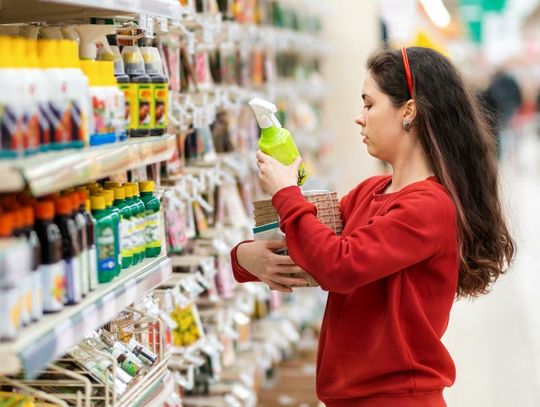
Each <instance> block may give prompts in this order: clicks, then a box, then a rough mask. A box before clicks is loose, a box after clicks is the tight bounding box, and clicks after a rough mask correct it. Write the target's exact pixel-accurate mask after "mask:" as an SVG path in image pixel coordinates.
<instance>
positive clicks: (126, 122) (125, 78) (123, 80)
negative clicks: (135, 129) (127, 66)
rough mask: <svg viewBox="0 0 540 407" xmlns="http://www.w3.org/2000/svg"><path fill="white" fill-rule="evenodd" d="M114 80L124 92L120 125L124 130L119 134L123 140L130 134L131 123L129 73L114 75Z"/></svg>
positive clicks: (131, 98) (131, 97)
mask: <svg viewBox="0 0 540 407" xmlns="http://www.w3.org/2000/svg"><path fill="white" fill-rule="evenodd" d="M116 82H117V83H118V89H120V91H121V92H122V93H123V94H124V115H123V118H122V126H123V129H124V131H123V132H122V134H121V135H120V140H121V141H122V140H125V139H126V138H127V137H129V136H130V123H131V102H132V100H133V96H132V94H131V89H132V88H131V85H130V82H131V79H130V78H129V75H125V74H124V75H116Z"/></svg>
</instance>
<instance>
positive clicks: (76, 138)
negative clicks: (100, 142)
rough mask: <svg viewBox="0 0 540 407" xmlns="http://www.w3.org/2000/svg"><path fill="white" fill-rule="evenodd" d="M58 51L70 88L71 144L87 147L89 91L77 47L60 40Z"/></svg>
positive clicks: (69, 41) (73, 43)
mask: <svg viewBox="0 0 540 407" xmlns="http://www.w3.org/2000/svg"><path fill="white" fill-rule="evenodd" d="M59 51H60V55H61V57H62V59H61V61H62V65H63V67H64V69H63V71H64V75H65V76H66V78H67V80H68V82H69V84H70V86H69V88H68V99H69V103H70V107H71V142H72V144H71V145H72V146H73V147H82V146H84V145H86V146H88V145H89V143H90V135H89V133H90V125H89V122H88V117H89V116H90V90H89V84H88V78H87V76H86V75H84V74H83V72H82V70H81V62H80V60H79V47H78V45H77V43H76V42H75V41H71V40H61V41H60V42H59Z"/></svg>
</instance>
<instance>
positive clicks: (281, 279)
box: [271, 274, 307, 287]
mask: <svg viewBox="0 0 540 407" xmlns="http://www.w3.org/2000/svg"><path fill="white" fill-rule="evenodd" d="M271 279H272V281H273V282H274V283H278V284H280V285H283V286H287V287H305V286H306V285H307V281H306V280H304V279H303V278H293V277H285V276H282V275H280V274H275V275H273V276H272V278H271Z"/></svg>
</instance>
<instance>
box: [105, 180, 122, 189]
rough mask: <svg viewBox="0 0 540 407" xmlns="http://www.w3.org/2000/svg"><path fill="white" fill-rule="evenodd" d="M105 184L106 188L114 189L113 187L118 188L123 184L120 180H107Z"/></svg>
mask: <svg viewBox="0 0 540 407" xmlns="http://www.w3.org/2000/svg"><path fill="white" fill-rule="evenodd" d="M103 186H104V187H105V188H106V189H113V188H118V187H121V186H122V184H121V183H120V182H118V181H105V183H104V184H103Z"/></svg>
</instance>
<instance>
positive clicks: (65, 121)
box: [49, 101, 71, 145]
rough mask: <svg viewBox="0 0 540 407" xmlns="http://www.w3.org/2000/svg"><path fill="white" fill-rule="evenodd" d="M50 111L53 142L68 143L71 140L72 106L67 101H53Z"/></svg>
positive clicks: (58, 143) (50, 104) (57, 143)
mask: <svg viewBox="0 0 540 407" xmlns="http://www.w3.org/2000/svg"><path fill="white" fill-rule="evenodd" d="M49 111H50V116H49V126H50V128H51V136H52V141H53V143H54V144H56V145H66V144H68V143H69V142H70V141H71V140H70V139H71V133H70V124H71V107H70V106H68V104H67V103H63V102H60V101H51V102H50V103H49Z"/></svg>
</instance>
